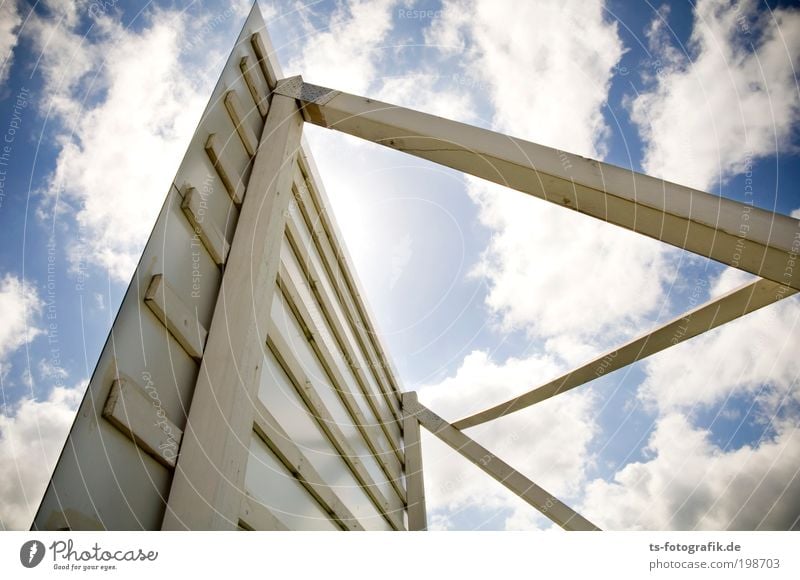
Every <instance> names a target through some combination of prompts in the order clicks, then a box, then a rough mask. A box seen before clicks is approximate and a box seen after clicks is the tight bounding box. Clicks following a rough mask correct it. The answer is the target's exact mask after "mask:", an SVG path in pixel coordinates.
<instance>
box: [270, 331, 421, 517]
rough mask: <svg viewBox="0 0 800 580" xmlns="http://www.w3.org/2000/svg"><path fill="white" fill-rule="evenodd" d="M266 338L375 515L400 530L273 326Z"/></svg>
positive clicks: (384, 501)
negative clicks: (379, 515)
mask: <svg viewBox="0 0 800 580" xmlns="http://www.w3.org/2000/svg"><path fill="white" fill-rule="evenodd" d="M267 336H268V338H267V348H269V349H270V350H271V351H272V353H273V354H274V355H275V358H276V359H277V360H278V363H279V364H280V365H281V367H282V368H283V370H284V372H285V373H286V376H288V377H289V380H290V381H291V383H292V385H293V386H294V388H295V390H296V391H297V394H298V395H300V398H301V399H303V402H304V403H305V404H306V406H307V407H308V409H309V411H310V412H311V415H312V416H313V417H314V419H315V420H316V422H317V424H318V425H319V426H320V428H321V429H322V431H323V432H324V433H325V435H326V436H327V438H328V440H329V441H330V442H331V444H332V445H333V447H334V448H335V449H336V451H337V452H338V453H339V455H340V456H341V457H342V459H343V460H344V462H345V463H346V464H347V466H348V467H349V468H350V471H351V472H352V473H353V475H354V476H355V478H356V480H357V481H358V483H359V484H360V485H361V486H362V488H363V489H364V491H365V492H366V494H367V495H368V496H369V498H370V500H372V503H373V504H374V505H375V507H376V508H377V510H378V512H380V514H381V515H382V516H383V517H384V519H386V521H387V522H389V524H390V525H391V526H392V527H393V528H394V529H395V530H402V529H404V528H405V526H404V525H403V520H402V518H401V517H399V514H397V513H396V512H395V511H393V510H392V509H391V506H390V505H389V502H388V500H387V499H386V498H385V497H384V495H383V493H382V492H381V490H380V488H379V487H378V486H377V485H376V484H375V482H374V481H373V480H372V477H370V475H369V472H368V471H367V468H366V467H365V466H364V464H363V462H362V461H361V460H360V459H359V458H358V455H357V454H356V453H355V451H353V448H352V447H350V444H349V443H348V442H347V438H346V437H345V435H344V433H343V432H342V430H341V429H340V428H339V426H338V425H337V424H336V421H335V420H334V418H333V415H331V412H330V411H329V410H328V409H327V407H325V403H323V401H322V399H321V398H320V396H319V395H318V394H317V392H316V390H315V389H314V385H313V384H312V382H311V381H310V380H309V379H308V377H307V376H306V374H305V371H304V370H303V368H302V366H301V365H300V364H299V363H298V362H297V360H296V358H295V357H294V356H292V354H291V352H292V350H291V348H290V347H289V345H288V344H286V341H285V340H284V338H283V336H281V333H280V331H278V329H277V328H275V327H274V326H270V330H269V334H268V335H267Z"/></svg>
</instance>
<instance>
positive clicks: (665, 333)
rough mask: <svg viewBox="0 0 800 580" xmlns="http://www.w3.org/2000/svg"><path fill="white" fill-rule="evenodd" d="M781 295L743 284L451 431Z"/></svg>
mask: <svg viewBox="0 0 800 580" xmlns="http://www.w3.org/2000/svg"><path fill="white" fill-rule="evenodd" d="M783 290H785V287H784V286H781V285H780V284H776V283H775V282H770V281H769V280H764V279H760V280H756V281H754V282H750V283H748V284H745V285H744V286H742V287H740V288H737V289H736V290H732V291H730V292H728V293H726V294H724V295H722V296H720V297H718V298H715V299H714V300H711V301H709V302H707V303H706V304H703V305H702V306H699V307H697V308H695V309H694V310H691V311H689V312H687V313H686V314H684V315H683V316H681V317H679V318H675V319H673V320H670V321H669V322H666V323H664V324H662V325H660V326H658V327H656V328H654V329H653V330H651V331H650V332H648V333H646V334H644V335H642V336H640V337H638V338H636V339H634V340H631V341H630V342H628V343H626V344H624V345H622V346H621V347H619V348H617V349H615V350H612V351H610V352H608V353H606V354H604V355H602V356H598V357H596V358H594V359H592V360H590V361H589V362H587V363H586V364H584V365H582V366H580V367H578V368H576V369H573V370H571V371H569V372H568V373H565V374H563V375H561V376H560V377H558V378H556V379H553V380H552V381H549V382H547V383H545V384H543V385H541V386H540V387H537V388H535V389H532V390H530V391H528V392H526V393H524V394H522V395H519V396H517V397H514V398H513V399H509V400H508V401H505V402H503V403H500V404H499V405H495V406H494V407H491V408H490V409H486V410H485V411H481V412H480V413H475V414H474V415H470V416H469V417H466V418H464V419H461V420H459V421H456V422H455V423H453V427H455V428H456V429H468V428H469V427H474V426H475V425H480V424H481V423H486V422H487V421H491V420H492V419H497V418H498V417H503V416H504V415H508V414H510V413H513V412H515V411H519V410H520V409H524V408H526V407H530V406H531V405H535V404H536V403H540V402H542V401H545V400H547V399H549V398H550V397H554V396H556V395H558V394H560V393H564V392H566V391H568V390H570V389H574V388H575V387H578V386H580V385H583V384H586V383H588V382H590V381H592V380H594V379H596V378H599V377H600V376H602V375H606V374H608V373H611V372H613V371H615V370H618V369H621V368H623V367H625V366H628V365H629V364H632V363H634V362H636V361H639V360H642V359H644V358H646V357H648V356H650V355H653V354H655V353H657V352H661V351H662V350H665V349H667V348H669V347H670V346H673V345H676V344H679V343H681V342H683V341H685V340H689V339H690V338H692V337H694V336H697V335H699V334H702V333H703V332H706V331H708V330H711V329H712V328H716V327H718V326H721V325H723V324H725V323H726V322H730V321H731V320H735V319H737V318H739V317H740V316H744V315H745V314H748V313H750V312H753V311H755V310H758V309H759V308H763V307H764V306H767V305H768V304H772V303H773V302H776V301H778V300H781V299H782V298H785V297H786V296H791V295H792V294H795V291H794V290H788V291H785V292H784V291H783Z"/></svg>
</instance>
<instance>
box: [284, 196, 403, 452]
mask: <svg viewBox="0 0 800 580" xmlns="http://www.w3.org/2000/svg"><path fill="white" fill-rule="evenodd" d="M289 213H290V217H291V219H292V222H293V223H294V225H295V226H296V228H295V231H297V232H298V233H299V234H300V237H301V238H302V239H301V240H297V243H299V244H302V245H303V247H304V248H305V251H307V252H308V256H309V257H310V259H311V265H312V266H313V269H314V270H315V271H316V272H317V273H318V274H319V280H317V281H316V282H317V283H318V284H320V285H321V287H322V288H321V290H322V291H323V292H325V293H326V294H327V295H329V296H333V297H335V296H336V293H335V291H334V289H333V286H332V284H331V281H330V277H329V276H328V273H327V271H326V270H325V268H324V266H323V264H322V258H321V257H320V255H319V252H317V248H316V246H315V245H314V242H313V240H312V239H311V235H310V233H309V231H308V228H307V227H306V224H305V221H304V220H303V219H302V216H301V215H300V210H299V208H297V207H296V206H294V207H293V209H292V210H291V211H290V212H289ZM332 302H333V305H334V312H333V313H331V314H332V315H333V316H337V317H338V318H339V320H340V321H342V322H343V324H342V327H343V328H344V332H345V340H346V342H347V343H348V344H350V345H351V349H352V351H353V352H354V354H355V356H356V362H357V364H359V365H361V367H362V368H364V369H370V365H369V364H367V363H366V361H365V358H364V355H363V352H362V351H361V348H360V347H359V345H358V342H357V340H356V337H355V335H354V334H353V332H352V329H351V327H350V318H351V317H350V316H348V315H346V314H345V313H344V310H343V308H342V305H341V303H340V302H339V301H338V300H336V299H334V300H332ZM347 374H352V371H351V370H350V369H349V368H348V373H347ZM364 374H366V375H370V374H371V373H370V372H367V373H364ZM370 378H372V377H371V376H370ZM367 385H368V387H369V388H370V389H371V392H372V398H373V401H374V402H375V404H376V406H377V407H378V408H379V409H380V408H385V418H386V419H389V418H390V417H391V415H390V413H389V411H388V409H386V401H385V400H384V399H383V396H382V395H381V394H380V389H379V388H378V386H377V385H376V384H375V382H374V380H373V381H368V382H367ZM358 390H359V391H360V388H359V389H358ZM369 416H371V417H373V418H374V416H375V415H374V413H371V414H370V415H369ZM387 427H388V429H389V430H390V433H392V435H393V437H395V438H396V440H398V441H399V440H400V439H401V435H400V426H399V423H397V422H394V421H390V422H388V423H387Z"/></svg>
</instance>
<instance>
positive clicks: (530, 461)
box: [0, 0, 800, 529]
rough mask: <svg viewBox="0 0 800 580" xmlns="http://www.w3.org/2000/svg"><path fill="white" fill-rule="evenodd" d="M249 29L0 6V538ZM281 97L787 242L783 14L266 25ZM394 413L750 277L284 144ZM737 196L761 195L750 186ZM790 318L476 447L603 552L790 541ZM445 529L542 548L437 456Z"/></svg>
mask: <svg viewBox="0 0 800 580" xmlns="http://www.w3.org/2000/svg"><path fill="white" fill-rule="evenodd" d="M248 10H249V3H248V2H238V3H233V4H230V3H222V2H216V1H212V0H205V1H203V2H182V1H180V0H175V1H171V2H148V3H144V2H124V1H119V2H114V1H110V2H97V1H95V2H89V1H87V0H79V1H70V0H49V1H44V2H39V3H36V5H35V6H33V3H32V2H30V0H0V135H2V139H3V142H1V143H0V321H2V324H0V381H2V397H3V398H2V408H0V529H2V528H9V529H15V528H24V527H27V526H28V525H29V523H30V520H31V517H32V514H33V511H34V510H35V508H36V507H37V505H38V501H39V498H40V497H41V494H42V492H43V489H44V485H45V483H46V480H47V478H48V476H49V472H50V470H51V469H52V465H53V463H54V461H55V459H56V457H57V455H58V452H59V451H60V447H61V445H62V443H63V440H64V437H65V436H66V431H67V429H68V427H69V425H70V424H71V421H72V418H73V415H74V410H75V409H76V407H77V404H78V403H79V401H80V398H81V396H82V394H83V389H84V388H85V385H86V382H87V377H88V376H89V375H90V374H91V371H92V369H93V366H94V362H95V361H96V359H97V356H98V355H99V352H100V348H101V346H102V343H103V340H104V339H105V336H106V334H107V332H108V329H109V328H110V325H111V321H112V320H113V316H114V313H115V311H116V308H117V307H118V305H119V303H120V300H121V298H122V294H123V292H124V290H125V288H126V286H127V283H128V280H129V278H130V276H131V273H132V271H133V268H134V266H135V263H136V260H137V258H138V255H139V253H140V252H141V249H142V247H143V246H144V243H145V241H146V238H147V235H148V234H149V232H150V229H151V227H152V224H153V222H154V221H155V217H156V214H157V212H158V209H159V207H160V205H161V202H162V201H163V197H164V195H165V194H166V192H167V187H168V185H169V183H170V182H171V180H172V177H173V175H174V172H175V170H176V168H177V166H178V162H179V160H180V158H181V157H182V155H183V152H184V150H185V148H186V146H187V144H188V140H189V137H190V136H191V133H192V131H193V129H194V127H195V125H196V124H197V121H198V120H199V116H200V113H201V111H202V108H203V106H204V105H205V102H206V101H207V98H208V95H209V94H210V92H211V89H212V86H213V83H214V81H215V80H216V77H217V76H218V74H219V71H220V69H221V66H222V64H223V63H224V60H225V58H226V57H227V54H228V51H229V50H230V47H231V44H232V42H233V41H234V39H235V37H236V34H237V33H238V30H239V28H240V27H241V24H242V22H243V21H244V18H245V16H246V14H247V11H248ZM261 10H262V13H263V14H264V16H265V19H266V20H267V25H268V30H269V32H270V34H271V36H272V39H273V44H274V45H275V47H276V49H277V52H278V56H279V59H280V61H281V63H282V66H283V69H284V72H285V73H286V74H287V75H290V74H298V73H302V74H303V76H304V78H305V79H306V80H307V81H310V82H314V83H316V84H322V85H327V86H331V87H335V88H338V89H342V90H346V91H349V92H354V93H357V94H365V95H368V96H372V97H375V98H379V99H381V100H385V101H389V102H392V103H396V104H400V105H404V106H408V107H414V108H418V109H421V110H424V111H426V112H430V113H434V114H437V115H441V116H444V117H448V118H452V119H456V120H460V121H466V122H469V123H473V124H476V125H479V126H483V127H487V128H491V129H494V130H499V131H502V132H506V133H509V134H511V135H514V136H516V137H521V138H525V139H528V140H531V141H535V142H538V143H542V144H545V145H549V146H552V147H557V148H559V149H562V150H566V151H570V152H574V153H578V154H581V155H585V156H589V157H594V158H598V159H603V160H605V161H608V162H610V163H614V164H617V165H621V166H624V167H631V168H634V169H636V170H642V171H646V172H648V173H651V174H653V175H656V176H660V177H664V178H667V179H669V180H672V181H676V182H679V183H683V184H686V185H690V186H693V187H697V188H702V189H704V190H707V191H710V192H712V193H715V194H721V195H724V196H726V197H730V198H733V199H737V200H740V201H742V200H744V199H745V186H746V184H749V183H752V184H753V188H754V201H755V204H756V205H757V206H759V207H762V208H766V209H769V210H775V211H779V212H782V213H786V214H792V213H793V214H794V215H795V217H800V192H799V191H798V188H797V185H796V184H797V182H798V178H800V163H798V161H799V158H798V148H797V147H798V144H800V140H798V138H797V137H798V133H797V129H798V119H799V118H800V91H799V90H798V80H797V73H796V71H795V67H796V66H797V65H799V64H800V11H799V10H798V9H797V8H793V7H792V6H791V5H790V4H789V3H786V2H772V1H770V2H761V3H759V2H756V1H747V0H743V1H740V2H729V1H727V0H698V1H696V2H693V3H690V2H686V1H683V0H676V1H675V2H668V3H659V2H652V1H648V0H643V1H642V2H635V3H634V2H624V1H622V0H613V1H611V0H609V1H606V2H602V1H596V2H590V1H588V0H578V1H575V2H569V1H565V0H553V1H552V2H551V1H544V0H543V1H540V2H525V1H513V0H509V1H496V0H444V1H442V2H412V1H398V0H374V1H366V0H361V1H358V0H341V1H339V2H325V1H323V2H314V3H311V4H308V5H306V4H304V3H303V2H290V1H284V2H280V1H275V2H269V1H266V0H264V1H262V2H261ZM305 132H306V136H307V139H308V141H309V143H310V145H311V149H312V151H313V153H314V155H315V158H316V160H317V163H318V165H319V167H320V172H321V175H322V178H323V181H324V183H325V186H326V189H327V191H328V195H329V197H330V198H331V203H332V205H333V209H334V211H335V214H336V217H337V219H338V222H339V225H340V229H341V230H342V232H343V235H344V237H345V243H346V245H347V247H348V249H349V250H350V253H351V255H352V257H353V260H354V265H355V267H356V270H357V272H358V275H359V277H360V278H361V281H362V283H363V286H364V287H365V289H366V295H367V298H368V300H369V301H370V303H371V306H372V310H373V311H374V313H375V316H376V322H377V326H378V328H379V329H380V331H381V334H382V338H383V341H384V344H385V345H386V346H387V348H388V350H389V352H390V354H391V356H392V358H393V359H394V362H395V364H396V366H397V368H398V372H399V375H400V379H401V381H402V383H403V385H404V387H405V388H406V389H409V390H418V391H419V392H420V398H421V400H422V402H423V403H425V404H427V405H429V406H430V407H431V408H433V409H434V410H436V411H437V412H439V413H440V414H442V415H443V416H445V417H446V418H449V419H451V420H455V419H458V418H461V417H462V416H464V415H466V414H469V413H470V412H474V411H477V410H480V409H482V408H484V407H486V406H490V405H492V404H495V403H498V402H500V401H502V400H504V399H506V398H508V397H510V396H513V395H515V394H518V393H521V392H523V391H525V390H528V389H530V388H532V387H534V386H536V385H538V384H541V383H543V382H546V381H547V380H548V379H551V378H554V377H555V376H558V374H560V373H561V372H563V371H565V370H567V369H569V368H570V367H572V366H574V365H577V364H580V363H582V362H584V361H585V360H587V359H588V358H590V357H592V356H593V355H596V354H598V353H601V352H602V351H604V350H607V349H609V348H612V347H614V346H616V345H617V344H619V343H621V342H623V341H625V340H626V339H627V338H630V337H633V336H635V335H636V334H639V333H641V332H644V331H645V330H647V329H648V328H650V327H651V326H653V325H654V324H655V323H657V322H659V321H664V320H667V319H669V318H672V317H674V316H676V315H677V314H679V313H680V312H682V311H684V310H686V309H688V308H690V307H692V306H694V305H697V304H699V303H701V302H703V301H705V300H708V299H709V298H712V297H714V296H716V295H719V294H720V293H722V292H725V291H727V290H729V289H731V288H734V287H736V286H737V285H740V284H743V283H744V282H746V281H747V280H748V276H747V275H745V274H742V273H740V272H738V271H736V270H732V269H727V268H725V267H723V266H721V265H719V264H716V263H713V262H709V261H707V260H704V259H701V258H698V257H696V256H693V255H691V254H688V253H685V252H682V251H680V250H678V249H675V248H667V247H665V246H663V245H661V244H659V243H656V242H654V241H652V240H649V239H645V238H642V237H641V236H638V235H635V234H633V233H630V232H627V231H623V230H620V229H618V228H615V227H613V226H610V225H607V224H605V223H602V222H599V221H596V220H593V219H591V218H588V217H585V216H581V215H577V214H574V213H572V212H567V211H564V210H562V209H559V208H557V207H554V206H550V205H548V204H547V203H545V202H542V201H540V200H536V199H532V198H529V197H526V196H524V195H522V194H520V193H517V192H513V191H507V190H504V189H503V188H500V187H497V186H494V185H491V184H488V183H485V182H483V181H480V180H478V179H473V178H469V177H465V176H464V175H461V174H459V173H457V172H454V171H450V170H448V169H445V168H442V167H437V166H434V165H433V164H430V163H427V162H423V161H420V160H416V159H412V158H409V157H406V156H404V155H402V154H400V153H397V152H394V151H391V150H384V149H381V148H379V147H377V146H374V145H372V144H369V143H365V142H360V141H358V140H356V139H354V138H352V137H348V136H345V135H339V134H335V133H332V132H329V131H327V130H324V129H320V128H317V127H311V126H308V127H306V129H305ZM746 180H752V182H749V181H748V182H746ZM798 345H800V301H798V300H797V299H787V300H784V301H783V302H781V303H779V304H777V305H774V306H772V307H768V308H766V309H764V310H763V311H760V312H756V313H754V314H751V315H749V316H747V317H745V318H743V319H740V320H738V321H736V322H734V323H731V324H729V325H727V326H725V327H723V328H720V329H718V330H716V331H714V332H711V333H708V334H706V335H703V336H701V337H698V338H696V339H694V340H691V341H689V342H687V343H685V344H684V345H682V346H680V347H677V348H674V349H671V350H669V351H666V352H664V353H661V354H659V355H656V356H654V357H652V358H651V359H649V360H647V361H644V362H642V363H639V364H637V365H634V366H632V367H630V368H627V369H625V370H621V371H618V372H616V373H613V374H610V375H608V376H604V377H603V378H601V379H599V380H597V381H594V382H593V383H591V384H589V385H588V386H584V387H581V388H580V389H577V390H575V391H572V392H571V393H569V394H565V395H561V396H559V397H556V398H554V399H552V400H550V401H548V402H546V403H543V404H540V405H537V406H535V407H533V408H529V409H527V410H524V411H522V412H519V413H516V414H514V415H512V416H509V417H505V418H503V419H501V420H498V421H495V422H492V423H489V424H486V425H483V426H480V427H476V428H474V429H472V430H470V431H469V433H470V435H472V436H474V437H475V438H476V439H478V440H479V441H481V442H482V443H483V444H484V445H486V446H487V447H489V448H490V449H491V450H492V451H494V452H496V453H497V454H498V455H500V456H501V457H503V458H504V459H506V460H507V461H508V462H509V463H511V464H512V465H513V466H514V467H516V468H517V469H519V470H520V471H522V472H523V473H525V474H526V475H527V476H529V477H530V478H531V479H532V480H534V481H536V482H537V483H539V484H540V485H542V486H543V487H545V488H546V489H548V490H549V491H551V492H553V493H555V494H557V495H558V496H559V497H560V498H561V499H563V500H565V501H566V502H567V503H569V504H570V505H572V506H573V507H575V508H577V509H578V510H579V511H581V512H582V513H583V514H584V515H585V516H586V517H587V518H589V519H590V520H592V521H593V522H595V523H596V524H598V525H599V526H601V527H604V528H608V529H726V528H732V529H789V528H798V527H800V477H798V469H800V432H798V430H797V427H798V425H800V389H798V378H800V357H798V356H797V352H798ZM423 445H424V453H425V455H424V461H425V475H426V481H425V483H426V492H427V498H428V508H429V521H430V523H431V526H432V527H433V528H436V529H535V528H548V527H549V525H550V524H549V522H548V521H547V520H546V519H544V518H543V517H541V516H540V515H539V514H538V513H537V512H535V511H534V510H532V509H531V508H530V507H529V506H527V505H526V504H524V503H523V502H521V501H520V500H519V499H517V498H515V497H514V496H512V494H511V493H510V492H507V491H506V490H505V489H504V488H503V487H501V486H500V485H499V484H497V483H495V482H494V481H492V480H491V479H489V478H488V477H486V476H484V475H483V474H482V473H481V472H480V471H479V470H478V469H477V468H475V467H473V466H472V465H470V464H468V463H467V462H466V461H464V460H462V459H461V458H460V457H458V456H457V455H455V454H454V452H452V451H450V450H449V449H447V448H445V447H444V445H443V444H441V443H439V442H438V441H436V440H434V439H433V438H432V437H425V438H424V439H423Z"/></svg>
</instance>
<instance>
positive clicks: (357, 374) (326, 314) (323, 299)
mask: <svg viewBox="0 0 800 580" xmlns="http://www.w3.org/2000/svg"><path fill="white" fill-rule="evenodd" d="M286 237H287V241H288V243H289V246H290V247H291V248H292V251H293V252H294V254H295V255H296V256H297V258H298V259H297V261H298V264H299V266H300V270H301V272H302V274H303V276H304V277H305V281H306V282H307V283H308V286H309V289H310V292H311V294H312V296H313V297H314V299H315V301H316V304H317V306H318V307H319V311H320V314H321V315H322V317H323V319H324V321H325V323H326V324H327V325H328V327H329V328H330V330H331V338H332V339H333V340H334V341H335V342H336V345H337V346H338V348H339V349H340V350H341V352H342V354H343V355H344V358H345V360H346V361H347V362H348V363H349V370H350V372H351V373H352V375H353V378H354V379H355V381H356V384H358V386H359V389H360V391H361V393H362V394H363V395H364V399H365V400H366V402H367V404H368V405H369V407H370V410H371V411H372V413H373V414H374V415H375V417H376V418H377V419H378V421H379V422H380V423H381V428H382V430H383V431H384V433H385V435H386V439H387V441H388V442H389V443H390V444H391V445H392V447H393V450H394V451H395V453H396V455H397V458H398V461H400V462H401V463H402V462H403V461H404V459H403V454H402V446H401V443H400V437H399V428H397V427H398V426H399V421H398V419H397V418H396V417H394V416H393V415H392V413H391V412H390V407H389V405H388V404H381V400H379V399H377V397H378V396H380V395H379V393H374V392H373V391H372V389H370V388H369V383H368V378H367V376H366V374H367V373H368V372H371V369H370V368H369V363H368V364H367V365H366V366H367V368H363V367H362V366H361V365H359V364H358V359H357V358H356V354H355V348H358V346H359V345H356V344H352V343H351V341H349V340H347V334H346V332H345V330H344V324H346V321H343V320H340V318H339V317H338V316H336V315H335V310H336V309H335V307H334V305H333V300H335V299H336V296H331V295H329V293H328V292H325V290H324V288H320V283H319V280H320V276H322V275H325V274H324V273H322V272H317V271H316V269H315V267H314V264H313V263H312V261H311V260H310V259H309V258H308V248H307V247H305V246H304V244H303V243H301V241H300V237H299V234H298V233H297V230H296V226H295V224H294V221H293V220H291V219H290V220H288V221H287V224H286ZM328 280H329V281H330V280H331V279H330V277H329V278H328ZM339 302H340V305H341V306H342V308H344V304H343V302H342V301H341V300H340V301H339ZM393 425H394V426H395V429H391V428H390V427H391V426H393Z"/></svg>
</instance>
